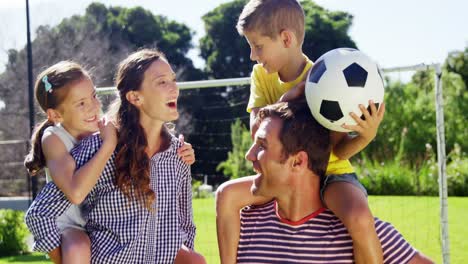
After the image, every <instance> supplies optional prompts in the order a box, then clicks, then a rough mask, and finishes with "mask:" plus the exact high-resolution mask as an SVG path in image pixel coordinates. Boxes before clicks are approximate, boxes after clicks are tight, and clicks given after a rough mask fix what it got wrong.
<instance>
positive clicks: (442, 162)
mask: <svg viewBox="0 0 468 264" xmlns="http://www.w3.org/2000/svg"><path fill="white" fill-rule="evenodd" d="M429 69H433V70H435V89H434V91H435V107H436V109H435V110H436V129H437V163H438V181H439V199H440V236H441V243H442V245H441V246H442V259H443V263H444V264H449V263H450V254H449V253H450V252H449V234H448V199H447V196H448V195H447V175H446V154H445V130H444V106H443V97H442V79H441V77H442V69H441V65H440V64H438V63H436V64H417V65H412V66H404V67H394V68H384V69H382V72H384V73H391V72H403V71H418V70H429ZM248 84H250V78H249V77H243V78H229V79H219V80H203V81H189V82H179V83H177V85H178V87H179V89H181V90H186V89H198V88H210V87H223V86H236V85H248ZM115 91H116V88H115V87H101V88H97V92H98V94H111V93H114V92H115Z"/></svg>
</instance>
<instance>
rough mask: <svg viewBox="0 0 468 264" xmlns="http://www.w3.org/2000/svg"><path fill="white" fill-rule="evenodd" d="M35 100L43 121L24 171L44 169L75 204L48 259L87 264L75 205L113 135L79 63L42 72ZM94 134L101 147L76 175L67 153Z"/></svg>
mask: <svg viewBox="0 0 468 264" xmlns="http://www.w3.org/2000/svg"><path fill="white" fill-rule="evenodd" d="M35 94H36V99H37V102H38V103H39V105H40V107H41V108H42V110H43V111H44V112H45V114H46V115H47V119H46V120H44V121H43V122H42V123H41V124H40V125H39V126H38V127H37V128H36V130H35V132H34V134H33V136H32V139H31V143H32V146H31V151H30V153H29V154H28V155H27V156H26V159H25V166H26V168H27V169H28V171H29V173H30V174H31V175H35V174H37V172H38V171H40V170H41V169H42V168H44V167H47V168H46V177H47V181H53V182H54V183H55V184H56V185H57V186H58V188H59V189H60V190H61V191H62V192H63V193H64V194H65V196H66V198H67V199H68V200H69V201H70V202H71V203H73V205H72V206H70V208H69V209H67V210H66V211H65V212H64V213H63V214H61V215H60V216H59V217H58V218H57V220H56V224H57V227H58V229H59V231H60V234H61V247H58V248H56V249H55V250H53V251H51V252H50V257H51V258H52V260H53V261H54V262H55V263H61V262H62V261H63V262H65V263H89V262H90V258H91V253H90V241H89V238H88V236H87V234H86V232H85V230H84V225H85V221H84V219H83V217H82V216H81V210H80V206H79V204H80V203H81V202H82V201H83V200H84V199H85V197H86V196H87V195H88V193H89V192H90V191H91V189H92V188H93V186H94V185H95V184H96V182H97V181H98V179H99V176H100V174H101V172H102V171H103V169H104V167H105V165H106V163H107V161H108V160H109V158H110V157H111V155H112V153H113V152H114V149H115V147H116V144H117V135H116V129H115V127H114V126H113V124H112V123H111V122H108V121H107V120H106V119H105V118H102V119H100V114H101V107H100V102H99V100H98V99H97V98H96V91H95V88H94V85H93V83H92V81H91V78H90V76H89V74H88V73H87V72H86V71H85V70H84V69H83V68H82V67H81V66H80V65H79V64H77V63H74V62H70V61H62V62H59V63H57V64H55V65H53V66H51V67H49V68H48V69H46V70H45V71H43V72H42V73H41V74H39V76H38V78H37V81H36V85H35ZM97 131H100V137H101V138H102V140H103V144H102V145H101V147H100V148H99V150H98V151H97V152H96V153H95V155H94V156H93V157H92V158H91V159H90V160H89V161H88V162H87V163H86V164H85V165H84V166H82V167H80V168H79V169H78V170H76V171H75V168H76V165H75V161H74V159H73V158H72V156H71V155H70V154H69V152H70V150H71V149H72V148H73V147H74V146H75V145H76V143H77V142H78V141H79V140H81V139H83V138H85V137H87V136H90V135H91V134H93V133H95V132H97ZM179 153H180V156H181V157H182V158H183V159H184V160H185V161H186V162H188V163H190V164H191V163H193V162H194V155H193V149H192V148H191V146H190V144H186V145H184V146H183V147H182V148H180V149H179Z"/></svg>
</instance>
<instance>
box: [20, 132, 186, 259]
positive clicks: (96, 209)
mask: <svg viewBox="0 0 468 264" xmlns="http://www.w3.org/2000/svg"><path fill="white" fill-rule="evenodd" d="M101 144H102V141H101V140H100V138H99V136H98V135H96V136H91V137H89V138H87V139H84V140H83V141H82V142H81V143H80V144H79V145H78V146H77V147H76V148H75V149H74V150H72V155H73V157H74V158H75V161H76V163H77V167H80V166H82V165H83V164H85V163H86V162H87V161H88V160H89V159H91V157H92V156H93V155H94V154H95V153H96V151H97V150H98V149H99V147H100V145H101ZM178 144H179V143H178V140H177V138H175V137H172V139H171V145H170V147H169V148H168V149H167V150H166V151H164V152H161V153H157V154H156V155H154V156H153V157H152V158H151V160H150V177H151V182H150V185H151V188H152V189H153V190H156V202H155V203H154V204H153V209H154V212H155V213H152V212H150V211H148V210H147V209H146V208H144V207H142V206H141V205H140V203H139V202H138V201H136V199H133V200H129V199H127V198H126V197H125V196H124V194H123V193H122V192H121V191H120V189H119V188H118V187H117V186H116V185H115V183H114V182H115V164H114V159H115V156H114V155H112V157H111V159H110V160H109V161H108V163H107V164H106V167H105V168H104V171H103V173H102V174H101V178H100V179H99V181H98V182H97V184H96V186H95V187H94V188H93V189H92V191H91V192H90V193H89V195H88V196H87V198H86V200H85V201H84V208H83V210H84V212H83V215H84V216H85V218H86V220H87V224H86V230H87V231H88V234H89V237H90V240H91V262H92V263H122V264H123V263H172V262H173V261H174V258H175V256H176V254H177V251H178V250H179V249H180V247H181V245H182V244H185V245H186V246H187V247H189V248H191V249H193V243H194V238H195V225H194V223H193V216H192V189H191V176H190V167H189V166H188V165H186V164H185V163H184V162H183V161H182V160H181V159H180V158H179V157H178V156H177V153H176V151H177V148H178V147H179V146H178ZM70 205H71V204H70V202H69V201H68V200H67V199H66V198H65V196H64V194H63V193H62V192H61V191H60V190H59V189H58V188H57V187H56V185H55V184H53V183H52V182H50V183H48V184H47V185H46V186H45V187H44V188H43V189H42V191H41V192H40V193H39V195H38V196H37V198H36V199H35V200H34V202H33V204H32V205H31V207H30V208H29V210H28V212H27V214H26V224H27V225H28V228H29V230H30V231H31V233H32V234H33V235H34V240H35V245H34V249H35V250H37V251H43V252H49V251H51V250H52V249H54V248H56V247H58V246H59V245H60V234H59V233H58V229H57V226H56V218H57V217H58V216H59V215H61V214H62V213H63V212H64V211H65V210H66V209H67V208H68V207H70Z"/></svg>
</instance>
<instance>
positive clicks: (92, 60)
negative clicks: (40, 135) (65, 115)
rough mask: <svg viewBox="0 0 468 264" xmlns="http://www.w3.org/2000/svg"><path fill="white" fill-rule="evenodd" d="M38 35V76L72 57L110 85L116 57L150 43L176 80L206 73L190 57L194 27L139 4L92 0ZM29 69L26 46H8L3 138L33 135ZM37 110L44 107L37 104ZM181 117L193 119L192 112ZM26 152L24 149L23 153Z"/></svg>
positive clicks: (2, 78)
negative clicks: (170, 66)
mask: <svg viewBox="0 0 468 264" xmlns="http://www.w3.org/2000/svg"><path fill="white" fill-rule="evenodd" d="M36 36H37V37H36V38H35V39H34V40H33V42H32V53H33V54H32V55H33V63H34V64H33V75H34V76H36V75H37V74H38V73H39V72H40V71H42V70H44V69H45V68H46V67H48V66H50V65H52V64H54V63H56V62H58V61H60V60H73V61H76V62H78V63H80V64H82V65H84V66H85V67H86V68H87V69H89V71H90V72H91V74H92V79H93V81H94V83H95V85H96V86H98V87H100V86H112V85H113V79H114V74H115V70H116V66H117V64H118V62H120V61H121V60H122V59H123V58H125V57H126V56H127V55H128V54H129V53H131V52H132V51H135V50H137V49H139V48H142V47H150V48H159V49H161V50H162V51H163V52H164V53H165V54H166V56H167V58H168V60H169V61H170V62H171V63H172V64H173V67H174V70H175V71H176V72H177V75H178V80H188V79H189V78H194V79H200V78H203V72H202V71H200V70H198V69H196V68H195V67H194V66H193V63H192V61H191V60H190V59H189V58H188V57H187V52H188V50H189V49H190V48H191V39H192V36H193V31H191V30H190V29H189V27H188V26H186V25H184V24H180V23H177V22H175V21H171V20H169V19H167V18H166V17H164V16H161V15H153V14H152V13H151V12H149V11H147V10H145V9H143V8H141V7H136V8H121V7H110V8H106V7H105V6H104V5H103V4H99V3H93V4H91V5H89V6H88V8H87V9H86V13H85V14H84V15H82V16H78V15H76V16H72V17H69V18H66V19H63V20H62V21H61V22H60V24H58V25H57V26H55V27H50V26H39V27H38V29H37V31H36ZM26 73H27V58H26V48H24V49H21V50H9V51H8V62H7V64H6V70H5V72H3V73H1V74H0V100H2V101H4V102H5V108H3V109H1V110H0V136H1V137H2V138H1V139H3V140H8V139H28V138H29V131H30V129H29V122H28V119H29V115H28V114H29V110H28V94H27V90H28V89H27V87H28V84H27V77H26V76H27V75H26ZM192 80H193V79H192ZM109 101H110V98H109V97H105V98H104V105H105V104H107V103H108V102H109ZM35 112H36V113H40V112H41V111H40V110H39V108H38V107H37V106H36V111H35ZM185 113H189V112H188V111H185ZM43 118H44V117H43V116H41V115H39V114H38V115H37V116H36V120H42V119H43ZM181 119H190V116H184V117H181ZM185 122H187V121H185ZM23 152H24V151H23ZM25 154H26V153H25V152H24V153H21V156H22V157H24V155H25ZM1 155H5V157H7V156H6V155H7V153H3V154H0V161H8V159H2V158H3V157H1ZM10 161H15V162H17V161H19V160H18V159H16V160H10ZM2 171H3V172H2V173H0V178H3V177H6V176H5V175H6V173H9V174H12V175H15V174H16V175H24V168H22V167H18V171H15V172H13V171H12V170H2ZM7 171H8V172H7ZM9 177H10V176H9Z"/></svg>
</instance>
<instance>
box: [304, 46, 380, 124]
mask: <svg viewBox="0 0 468 264" xmlns="http://www.w3.org/2000/svg"><path fill="white" fill-rule="evenodd" d="M305 95H306V99H307V104H308V105H309V108H310V110H311V112H312V114H313V115H314V117H315V119H317V121H318V122H319V123H320V124H322V125H323V126H324V127H326V128H328V129H330V130H334V131H339V132H350V131H349V130H347V129H344V128H342V127H341V125H342V124H348V125H354V124H356V122H355V121H354V119H353V118H352V117H351V116H350V115H349V113H351V112H354V113H355V114H357V115H358V116H361V118H362V119H364V118H363V115H362V113H361V111H360V109H359V104H362V105H364V106H365V107H366V108H368V110H369V111H370V106H369V100H373V101H374V103H375V104H376V107H378V106H379V105H380V103H382V101H383V96H384V84H383V80H382V77H381V75H380V71H379V68H378V66H377V64H376V63H375V62H374V61H373V60H371V59H370V58H369V57H368V56H367V55H365V54H364V53H362V52H361V51H359V50H356V49H350V48H339V49H334V50H331V51H329V52H327V53H325V54H324V55H322V56H321V57H320V58H318V59H317V61H316V62H315V64H314V66H313V67H312V69H311V70H310V73H309V75H308V77H307V81H306V85H305Z"/></svg>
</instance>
